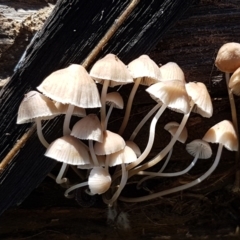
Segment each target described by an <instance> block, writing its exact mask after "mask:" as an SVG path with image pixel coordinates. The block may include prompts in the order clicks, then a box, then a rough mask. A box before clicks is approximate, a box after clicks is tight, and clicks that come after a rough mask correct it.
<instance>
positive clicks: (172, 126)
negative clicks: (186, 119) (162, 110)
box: [164, 122, 188, 143]
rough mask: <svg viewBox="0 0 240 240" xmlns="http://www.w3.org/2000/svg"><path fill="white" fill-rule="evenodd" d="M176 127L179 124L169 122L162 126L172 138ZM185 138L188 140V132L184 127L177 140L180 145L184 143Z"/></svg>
mask: <svg viewBox="0 0 240 240" xmlns="http://www.w3.org/2000/svg"><path fill="white" fill-rule="evenodd" d="M178 127H179V123H177V122H169V123H167V124H166V125H165V126H164V129H165V130H167V131H168V132H169V133H170V134H171V135H172V136H174V135H175V134H176V132H177V130H178ZM187 138H188V131H187V128H186V127H185V126H184V128H183V130H182V132H181V133H180V135H179V137H178V139H177V140H178V141H179V142H181V143H185V142H186V140H187Z"/></svg>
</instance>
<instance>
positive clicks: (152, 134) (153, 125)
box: [127, 104, 168, 171]
mask: <svg viewBox="0 0 240 240" xmlns="http://www.w3.org/2000/svg"><path fill="white" fill-rule="evenodd" d="M167 106H168V105H167V104H163V105H162V106H161V108H160V109H159V110H158V112H157V113H156V115H155V116H154V118H153V119H152V122H151V125H150V130H149V138H148V143H147V146H146V148H145V150H144V151H143V153H142V154H141V155H140V156H139V157H138V159H137V160H136V161H134V162H132V163H131V164H129V165H128V166H127V171H129V170H130V169H132V168H134V167H135V166H137V165H138V164H139V163H141V162H142V161H143V160H144V159H145V158H146V157H147V155H148V154H149V152H150V151H151V149H152V146H153V142H154V137H155V128H156V124H157V121H158V119H159V117H160V116H161V115H162V113H163V112H164V111H165V109H166V108H167Z"/></svg>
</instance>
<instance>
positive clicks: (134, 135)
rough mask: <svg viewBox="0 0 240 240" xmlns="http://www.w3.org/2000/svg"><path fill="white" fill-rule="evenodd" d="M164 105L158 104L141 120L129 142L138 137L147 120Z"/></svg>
mask: <svg viewBox="0 0 240 240" xmlns="http://www.w3.org/2000/svg"><path fill="white" fill-rule="evenodd" d="M161 105H162V103H158V104H156V105H155V106H154V107H153V108H152V109H151V110H150V111H149V112H148V114H147V115H146V116H145V117H144V118H143V119H142V120H141V122H140V123H139V124H138V125H137V127H136V128H135V129H134V131H133V133H132V135H131V136H130V138H129V141H133V140H134V139H135V137H136V136H137V134H138V132H139V131H140V130H141V128H142V127H143V125H144V124H145V123H146V122H147V120H148V119H149V118H150V117H151V116H152V115H153V114H154V113H155V112H156V111H157V110H158V109H159V108H160V107H161Z"/></svg>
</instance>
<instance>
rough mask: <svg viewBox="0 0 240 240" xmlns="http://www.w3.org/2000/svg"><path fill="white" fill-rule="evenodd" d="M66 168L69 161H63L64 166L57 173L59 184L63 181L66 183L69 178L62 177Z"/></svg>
mask: <svg viewBox="0 0 240 240" xmlns="http://www.w3.org/2000/svg"><path fill="white" fill-rule="evenodd" d="M66 168H67V163H63V164H62V167H61V169H60V171H59V173H58V175H57V178H56V183H57V184H62V183H65V182H67V181H68V179H67V178H62V177H63V175H64V173H65V170H66Z"/></svg>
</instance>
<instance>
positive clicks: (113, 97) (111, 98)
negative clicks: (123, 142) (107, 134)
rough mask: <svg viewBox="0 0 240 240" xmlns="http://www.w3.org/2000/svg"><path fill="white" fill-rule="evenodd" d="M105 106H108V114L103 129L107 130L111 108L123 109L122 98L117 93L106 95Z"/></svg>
mask: <svg viewBox="0 0 240 240" xmlns="http://www.w3.org/2000/svg"><path fill="white" fill-rule="evenodd" d="M106 104H107V105H109V109H108V113H107V116H106V120H105V129H107V125H108V120H109V117H110V115H111V113H112V109H113V108H118V109H123V106H124V103H123V98H122V96H121V95H120V93H118V92H110V93H108V94H107V95H106Z"/></svg>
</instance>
